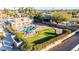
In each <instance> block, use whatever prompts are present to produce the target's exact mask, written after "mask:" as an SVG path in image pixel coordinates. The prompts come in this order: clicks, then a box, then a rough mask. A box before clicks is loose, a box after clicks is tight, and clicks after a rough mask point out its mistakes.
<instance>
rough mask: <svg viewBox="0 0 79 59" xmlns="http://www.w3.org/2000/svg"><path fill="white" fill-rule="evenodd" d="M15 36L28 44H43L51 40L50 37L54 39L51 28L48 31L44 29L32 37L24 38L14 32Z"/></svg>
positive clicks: (53, 32) (53, 31)
mask: <svg viewBox="0 0 79 59" xmlns="http://www.w3.org/2000/svg"><path fill="white" fill-rule="evenodd" d="M16 35H17V36H18V37H19V38H20V39H22V40H23V41H24V42H27V41H28V42H29V43H33V44H34V45H35V44H39V43H43V42H45V41H47V40H49V39H51V38H52V37H55V36H56V34H55V30H54V29H52V28H49V29H45V30H42V31H38V32H36V34H35V35H33V36H32V37H27V38H26V37H24V36H23V35H22V34H21V33H20V32H16Z"/></svg>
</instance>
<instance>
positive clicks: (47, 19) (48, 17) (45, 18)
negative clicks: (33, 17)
mask: <svg viewBox="0 0 79 59" xmlns="http://www.w3.org/2000/svg"><path fill="white" fill-rule="evenodd" d="M42 16H43V17H44V21H45V22H50V20H51V14H46V13H43V14H42Z"/></svg>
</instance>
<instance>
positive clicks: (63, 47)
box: [48, 33, 79, 51]
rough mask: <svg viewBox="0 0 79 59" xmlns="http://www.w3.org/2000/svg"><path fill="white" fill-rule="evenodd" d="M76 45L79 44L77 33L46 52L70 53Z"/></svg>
mask: <svg viewBox="0 0 79 59" xmlns="http://www.w3.org/2000/svg"><path fill="white" fill-rule="evenodd" d="M77 44H79V33H77V34H75V35H74V36H72V37H71V38H69V39H67V40H65V41H63V42H62V43H61V44H59V45H57V46H55V47H53V48H51V49H49V50H48V51H70V50H72V49H73V48H74V47H75V46H76V45H77Z"/></svg>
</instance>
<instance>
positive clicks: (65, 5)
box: [0, 0, 79, 9]
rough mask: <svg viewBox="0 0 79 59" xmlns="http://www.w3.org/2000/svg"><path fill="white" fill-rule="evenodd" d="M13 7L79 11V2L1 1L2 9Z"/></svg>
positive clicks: (57, 0) (46, 0)
mask: <svg viewBox="0 0 79 59" xmlns="http://www.w3.org/2000/svg"><path fill="white" fill-rule="evenodd" d="M12 7H35V8H36V9H52V8H53V9H74V8H76V9H78V8H79V0H0V9H3V8H12ZM40 7H41V8H40ZM44 7H45V8H44Z"/></svg>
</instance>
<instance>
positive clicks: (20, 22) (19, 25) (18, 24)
mask: <svg viewBox="0 0 79 59" xmlns="http://www.w3.org/2000/svg"><path fill="white" fill-rule="evenodd" d="M32 22H33V19H30V18H28V17H23V18H16V19H15V25H14V26H15V29H16V30H17V31H21V30H23V29H24V28H25V27H28V26H31V25H32Z"/></svg>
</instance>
